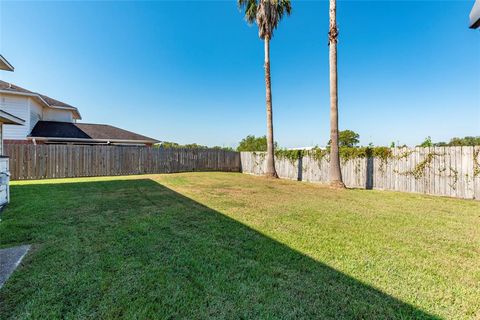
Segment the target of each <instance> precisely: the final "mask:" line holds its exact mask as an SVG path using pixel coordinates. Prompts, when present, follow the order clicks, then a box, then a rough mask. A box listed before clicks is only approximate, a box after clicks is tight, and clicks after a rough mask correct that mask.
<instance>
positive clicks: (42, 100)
mask: <svg viewBox="0 0 480 320" xmlns="http://www.w3.org/2000/svg"><path fill="white" fill-rule="evenodd" d="M0 93H5V94H13V95H18V96H27V97H32V98H37V99H38V100H39V101H40V102H41V103H43V104H44V105H45V107H47V108H52V109H63V110H70V111H72V112H73V114H74V115H75V116H76V117H75V119H76V120H82V116H81V115H80V112H79V111H78V109H77V108H75V107H64V106H55V105H50V104H48V103H47V101H45V99H43V98H42V97H41V96H40V95H39V94H36V93H33V92H32V93H29V92H17V91H11V90H1V89H0Z"/></svg>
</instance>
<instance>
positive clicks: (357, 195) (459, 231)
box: [0, 173, 480, 319]
mask: <svg viewBox="0 0 480 320" xmlns="http://www.w3.org/2000/svg"><path fill="white" fill-rule="evenodd" d="M11 198H12V202H11V204H10V205H9V207H8V208H7V209H6V210H5V211H4V212H3V214H2V222H1V223H0V247H1V248H3V247H9V246H13V245H18V244H33V245H34V247H33V250H32V251H31V252H30V253H29V254H28V255H27V256H26V257H25V259H24V261H23V263H22V265H21V266H20V267H19V269H17V271H16V272H15V273H14V274H13V276H12V277H11V278H10V280H9V281H8V282H7V283H6V284H5V286H4V287H3V288H2V289H0V319H9V318H12V319H27V318H38V319H52V318H67V319H78V318H91V319H101V318H110V319H117V318H128V319H130V318H135V319H153V318H160V319H167V318H168V319H177V318H185V319H197V318H203V319H205V318H228V319H239V318H243V319H252V318H262V319H278V318H283V319H285V318H286V319H288V318H310V319H312V318H339V319H372V318H378V319H386V318H387V319H388V318H390V319H392V318H397V319H411V318H425V319H435V318H437V319H438V318H446V319H478V318H479V317H480V311H479V310H480V203H479V202H475V201H464V200H457V199H449V198H440V197H429V196H422V195H415V194H403V193H394V192H382V191H372V190H369V191H367V190H331V189H328V188H326V187H323V186H320V185H315V184H307V183H301V182H293V181H274V180H268V179H264V178H260V177H252V176H248V175H241V174H235V173H185V174H171V175H149V176H135V177H107V178H85V179H64V180H48V181H31V182H14V183H12V185H11Z"/></svg>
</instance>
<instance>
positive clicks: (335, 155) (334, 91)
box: [328, 0, 345, 188]
mask: <svg viewBox="0 0 480 320" xmlns="http://www.w3.org/2000/svg"><path fill="white" fill-rule="evenodd" d="M337 37H338V29H337V1H336V0H330V30H329V32H328V46H329V51H330V141H331V143H330V185H331V186H332V187H335V188H345V184H344V183H343V179H342V171H341V170H340V154H339V151H338V88H337V86H338V81H337Z"/></svg>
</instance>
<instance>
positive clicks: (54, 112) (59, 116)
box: [43, 108, 73, 122]
mask: <svg viewBox="0 0 480 320" xmlns="http://www.w3.org/2000/svg"><path fill="white" fill-rule="evenodd" d="M43 120H46V121H61V122H73V115H72V111H69V110H61V109H50V108H45V109H43Z"/></svg>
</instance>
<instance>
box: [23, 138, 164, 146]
mask: <svg viewBox="0 0 480 320" xmlns="http://www.w3.org/2000/svg"><path fill="white" fill-rule="evenodd" d="M27 139H29V140H33V139H35V140H38V141H45V140H48V141H59V142H66V141H73V142H100V143H105V142H107V143H144V144H146V143H148V144H150V143H151V144H155V143H157V142H158V141H157V140H126V139H86V138H57V137H35V136H28V137H27Z"/></svg>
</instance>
